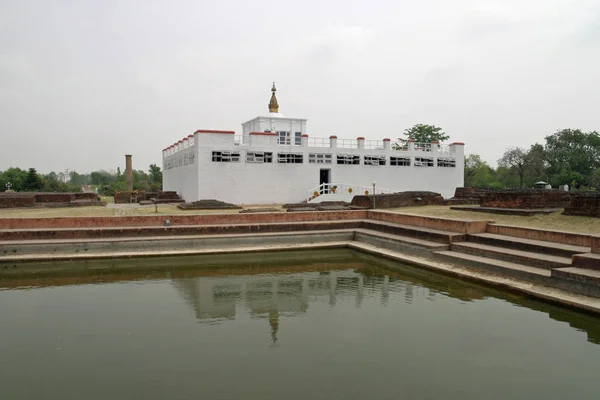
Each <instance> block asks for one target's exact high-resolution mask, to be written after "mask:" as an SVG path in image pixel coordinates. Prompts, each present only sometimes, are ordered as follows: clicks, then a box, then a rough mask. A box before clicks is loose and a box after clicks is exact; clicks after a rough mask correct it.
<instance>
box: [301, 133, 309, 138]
mask: <svg viewBox="0 0 600 400" xmlns="http://www.w3.org/2000/svg"><path fill="white" fill-rule="evenodd" d="M300 136H301V137H308V135H307V134H306V133H303V134H302V135H300Z"/></svg>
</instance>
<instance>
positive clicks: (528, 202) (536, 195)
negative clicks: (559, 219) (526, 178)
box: [481, 189, 571, 209]
mask: <svg viewBox="0 0 600 400" xmlns="http://www.w3.org/2000/svg"><path fill="white" fill-rule="evenodd" d="M570 200H571V194H570V193H569V192H565V191H563V190H548V189H525V190H505V191H498V192H487V193H486V194H485V196H484V197H483V198H482V200H481V206H482V207H495V208H520V209H536V208H564V207H567V206H568V205H569V202H570Z"/></svg>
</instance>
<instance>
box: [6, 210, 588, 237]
mask: <svg viewBox="0 0 600 400" xmlns="http://www.w3.org/2000/svg"><path fill="white" fill-rule="evenodd" d="M244 208H281V205H261V206H259V205H253V206H252V205H249V206H245V207H244ZM385 211H390V212H401V213H407V214H417V215H426V216H433V217H445V218H460V219H475V220H491V221H495V222H497V223H499V224H505V225H513V226H524V227H530V228H538V229H548V230H557V231H567V232H577V233H591V234H600V219H598V218H589V217H574V216H568V215H562V214H561V213H560V212H555V213H552V214H546V215H534V216H531V217H523V216H513V215H500V214H488V213H480V212H470V211H459V210H451V209H450V207H448V206H424V207H402V208H392V209H387V210H385ZM238 212H239V210H181V209H179V208H177V207H176V206H175V205H172V204H161V205H159V206H158V213H157V212H156V211H155V208H154V205H150V206H138V205H136V204H133V205H129V204H124V205H115V204H109V206H107V207H72V208H47V209H43V208H41V209H24V208H21V209H12V210H0V218H39V217H49V218H52V217H92V216H130V215H157V214H158V215H181V214H189V215H194V214H235V213H238Z"/></svg>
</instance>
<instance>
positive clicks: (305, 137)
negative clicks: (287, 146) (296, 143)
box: [301, 133, 308, 147]
mask: <svg viewBox="0 0 600 400" xmlns="http://www.w3.org/2000/svg"><path fill="white" fill-rule="evenodd" d="M301 137H302V147H308V135H307V134H306V133H304V134H302V136H301Z"/></svg>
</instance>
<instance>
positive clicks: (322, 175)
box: [319, 169, 331, 194]
mask: <svg viewBox="0 0 600 400" xmlns="http://www.w3.org/2000/svg"><path fill="white" fill-rule="evenodd" d="M330 183H331V170H330V169H322V170H320V171H319V185H323V184H325V185H323V186H321V190H320V192H321V193H320V194H328V193H329V191H330V187H329V184H330Z"/></svg>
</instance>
